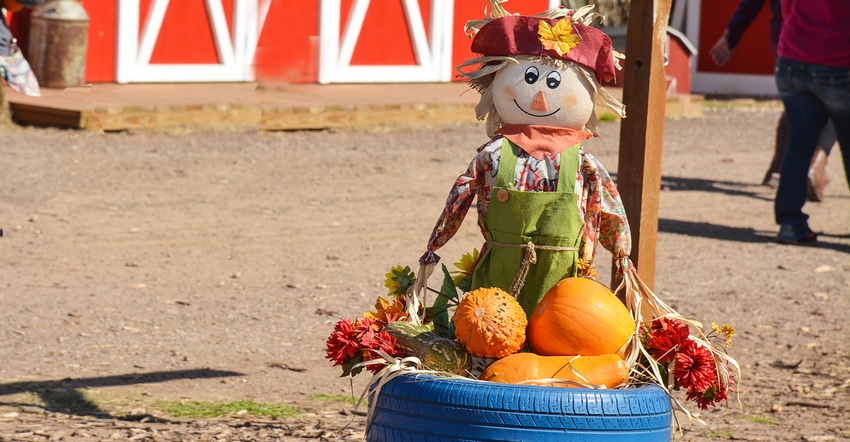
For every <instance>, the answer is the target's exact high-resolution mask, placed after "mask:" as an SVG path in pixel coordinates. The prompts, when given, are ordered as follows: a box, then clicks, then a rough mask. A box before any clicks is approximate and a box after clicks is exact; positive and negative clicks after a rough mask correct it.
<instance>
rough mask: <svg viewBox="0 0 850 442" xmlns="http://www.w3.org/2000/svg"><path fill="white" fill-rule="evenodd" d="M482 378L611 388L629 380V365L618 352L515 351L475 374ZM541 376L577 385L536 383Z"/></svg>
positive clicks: (560, 384) (554, 383) (507, 381)
mask: <svg viewBox="0 0 850 442" xmlns="http://www.w3.org/2000/svg"><path fill="white" fill-rule="evenodd" d="M478 379H479V380H482V381H490V382H502V383H506V384H518V383H520V382H523V383H526V384H533V385H549V386H555V387H581V386H596V385H605V387H607V388H614V387H618V386H620V385H623V384H625V383H626V381H628V380H629V368H628V367H627V366H626V362H625V361H623V358H621V357H620V356H618V355H614V354H607V355H598V356H540V355H536V354H534V353H515V354H512V355H510V356H506V357H504V358H502V359H499V360H497V361H495V362H493V363H492V364H490V366H488V367H487V368H486V369H485V370H484V371H483V372H482V373H481V376H479V377H478ZM542 379H560V380H567V381H573V382H576V383H578V384H580V385H576V384H570V383H566V382H565V383H558V382H538V381H539V380H542Z"/></svg>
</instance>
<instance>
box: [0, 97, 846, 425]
mask: <svg viewBox="0 0 850 442" xmlns="http://www.w3.org/2000/svg"><path fill="white" fill-rule="evenodd" d="M778 113H779V107H777V106H776V104H775V103H774V104H773V105H768V106H758V107H746V106H735V107H720V108H713V109H708V110H707V111H706V115H705V117H704V118H701V119H695V120H684V119H683V120H668V122H667V126H666V134H665V150H664V167H663V170H664V179H663V182H662V190H661V193H660V202H661V209H660V218H661V220H660V223H659V231H660V233H659V236H658V258H657V260H658V269H657V272H656V292H657V293H658V294H659V295H660V296H662V297H663V298H664V299H665V300H667V301H668V302H670V303H672V304H673V305H674V307H676V308H677V309H678V310H679V311H681V312H683V313H685V314H688V315H689V316H692V317H695V318H697V319H700V320H702V321H703V322H704V323H706V324H710V323H711V322H712V321H715V322H719V323H728V324H731V325H733V326H734V327H735V328H736V330H737V334H736V337H735V340H734V341H733V347H732V349H731V351H732V354H733V355H735V356H736V357H737V359H738V361H739V362H740V363H741V365H742V367H743V369H744V371H745V377H744V378H743V380H742V383H741V385H740V391H741V396H740V398H741V402H742V405H743V409H739V408H738V407H737V404H730V407H728V408H719V409H715V410H711V411H709V412H707V413H704V414H703V416H702V418H703V419H704V420H705V421H706V422H707V426H702V425H698V424H695V425H694V426H693V427H691V431H689V432H688V433H686V434H685V440H695V441H708V440H716V439H743V440H783V441H799V440H806V441H823V440H850V346H848V344H847V343H848V342H850V339H848V338H850V326H848V324H850V313H848V312H850V296H848V293H850V259H848V256H850V192H848V187H847V184H846V180H845V177H844V174H843V171H842V170H841V167H840V163H841V162H840V154H839V153H838V151H837V149H836V152H835V153H834V154H833V158H831V159H830V164H829V172H830V174H831V176H832V178H833V182H832V184H830V186H829V187H827V201H826V202H825V203H822V204H810V205H809V206H810V207H807V211H808V212H809V213H810V214H811V215H812V219H811V224H812V227H813V228H814V229H815V230H817V231H821V232H824V235H823V236H822V237H821V239H822V240H821V242H820V243H819V244H818V245H815V246H812V247H790V246H781V245H778V244H775V243H773V242H772V238H773V235H774V233H775V226H774V224H773V222H772V197H773V192H772V191H771V190H770V189H768V188H766V187H763V186H759V185H758V184H759V180H760V179H761V177H762V174H763V173H764V170H763V169H764V167H766V165H767V163H768V161H769V159H770V154H771V150H772V143H773V130H774V127H775V123H776V119H777V116H778ZM618 131H619V127H618V126H617V125H616V124H615V123H606V124H603V126H602V128H601V132H602V135H603V138H601V139H597V140H593V141H592V142H590V143H588V147H589V149H590V150H591V151H592V152H593V153H594V154H596V155H597V156H598V157H599V158H600V159H601V160H602V162H603V163H604V164H605V165H606V166H607V167H608V168H609V169H610V170H611V171H612V172H616V170H617V164H616V163H617V154H616V149H617V145H618ZM483 140H484V132H483V128H482V127H481V126H477V125H459V126H450V127H434V128H430V129H427V130H426V129H416V130H395V131H382V130H376V131H361V132H354V131H346V132H332V133H329V132H288V133H235V132H225V133H194V134H107V135H103V134H99V135H98V134H90V133H81V132H65V131H58V130H43V129H21V130H15V131H12V132H8V133H7V134H6V142H5V143H4V145H3V146H2V147H0V153H2V155H0V170H2V171H3V172H2V174H0V228H2V229H3V232H4V235H3V237H2V238H0V306H2V307H0V311H2V321H0V338H2V343H3V344H2V345H0V440H39V441H40V440H51V438H52V440H100V439H110V438H112V439H117V440H131V439H132V440H158V441H172V440H291V441H296V440H304V439H318V440H361V439H362V429H363V417H362V416H358V415H353V416H352V415H346V414H345V413H346V409H347V408H348V407H347V406H346V405H345V404H344V403H342V402H337V401H330V400H327V399H321V398H322V397H321V396H317V395H331V397H335V396H334V395H349V394H351V392H352V385H350V384H349V382H348V380H347V379H345V378H340V377H339V373H340V371H339V370H338V369H336V368H333V367H331V366H330V363H329V362H328V361H327V360H325V359H324V358H323V356H324V351H323V349H324V344H325V339H326V338H327V335H328V333H329V332H330V330H331V328H332V327H333V324H334V323H335V322H336V320H338V319H339V318H340V317H353V316H356V315H362V313H363V311H365V310H368V309H370V308H371V304H372V302H374V298H375V296H377V295H383V294H384V288H383V279H384V273H386V271H387V270H388V269H389V268H390V267H392V266H394V265H398V264H403V265H410V266H415V264H416V260H417V259H418V258H419V256H420V255H421V254H422V252H423V250H424V249H423V247H424V244H425V241H426V240H427V237H428V234H429V233H430V230H431V228H432V227H433V224H434V222H435V220H436V217H437V215H438V214H439V211H440V208H441V207H442V204H443V202H444V200H445V196H446V193H447V192H448V190H449V188H450V186H451V184H452V182H453V181H454V179H455V178H456V176H457V175H458V174H459V173H460V172H462V171H463V170H464V169H465V168H466V165H467V163H468V161H469V160H470V159H471V158H472V155H473V153H474V150H475V148H476V147H478V145H479V144H481V143H482V142H483ZM472 221H473V219H472V217H470V218H469V219H468V220H467V222H466V223H465V226H464V228H463V231H462V232H461V233H460V234H459V235H458V236H457V237H456V238H454V239H453V240H452V242H450V243H449V245H448V246H447V247H446V248H445V249H444V250H443V251H442V253H441V256H443V257H444V259H445V261H446V262H448V263H449V264H450V263H451V262H454V261H455V260H456V259H457V258H458V257H460V255H461V254H463V253H466V252H468V251H469V250H471V249H472V248H473V247H480V242H481V240H480V234H479V233H478V232H477V231H476V228H475V226H474V223H473V222H472ZM600 255H601V259H600V262H599V267H600V272H599V273H600V274H602V275H607V274H609V272H608V271H606V270H605V269H606V266H607V265H608V263H607V261H608V255H607V253H601V254H600ZM606 282H607V281H606ZM365 377H366V376H365V375H361V376H358V377H356V378H355V379H354V385H353V391H354V393H355V394H359V393H360V391H361V389H362V388H363V386H364V385H365V382H366V381H367V379H365ZM181 399H185V400H193V401H236V400H242V399H252V400H254V401H257V402H268V403H275V404H290V405H294V406H296V407H299V409H300V410H301V411H302V416H301V417H299V418H293V419H283V420H269V419H254V418H244V416H243V417H240V416H233V417H231V418H227V419H204V420H201V419H179V418H170V417H168V416H167V415H165V414H164V413H163V412H162V411H161V407H160V406H158V405H157V404H158V402H157V401H173V400H181ZM352 419H353V425H352V426H351V427H350V428H349V429H347V430H343V431H341V432H338V431H336V430H338V429H339V428H342V427H343V426H344V425H345V424H346V423H348V422H349V421H351V420H352Z"/></svg>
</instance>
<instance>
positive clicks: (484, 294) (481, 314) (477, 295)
mask: <svg viewBox="0 0 850 442" xmlns="http://www.w3.org/2000/svg"><path fill="white" fill-rule="evenodd" d="M452 322H453V323H454V326H455V337H456V338H457V340H458V341H460V343H461V344H463V346H464V347H466V351H468V352H469V354H471V355H473V356H479V357H482V358H501V357H504V356H507V355H509V354H511V353H516V352H518V351H519V350H520V349H522V347H523V345H525V328H526V326H527V325H528V319H526V316H525V312H524V311H523V310H522V306H520V305H519V302H517V300H516V299H515V298H514V297H513V296H511V295H510V294H508V293H507V292H505V291H504V290H502V289H500V288H497V287H492V288H479V289H476V290H473V291H471V292H469V293H467V294H466V296H464V297H463V299H461V300H460V303H458V305H457V309H456V310H455V314H454V316H453V317H452Z"/></svg>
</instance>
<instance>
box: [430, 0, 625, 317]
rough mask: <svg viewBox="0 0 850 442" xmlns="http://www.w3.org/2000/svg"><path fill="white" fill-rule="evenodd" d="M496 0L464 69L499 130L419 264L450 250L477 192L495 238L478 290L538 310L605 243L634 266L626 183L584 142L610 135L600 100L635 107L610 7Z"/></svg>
mask: <svg viewBox="0 0 850 442" xmlns="http://www.w3.org/2000/svg"><path fill="white" fill-rule="evenodd" d="M491 3H492V8H493V11H492V14H491V16H490V17H489V18H487V19H484V20H480V21H474V22H470V23H468V24H467V27H466V30H467V32H469V33H473V34H474V39H473V41H472V51H473V52H474V53H477V54H481V57H479V58H475V59H472V60H469V61H467V62H465V63H464V64H462V65H461V66H460V68H459V69H460V70H461V73H462V75H463V76H464V77H466V78H468V79H469V82H470V84H471V86H472V87H473V88H475V89H476V90H478V91H479V92H480V93H481V100H480V102H479V103H478V105H477V106H476V114H477V117H478V119H480V120H484V119H485V118H486V129H487V135H488V136H490V137H491V139H490V141H488V142H486V143H485V144H484V145H483V146H481V147H480V148H479V149H478V153H477V154H476V155H475V156H474V158H473V159H472V161H471V163H470V164H469V168H468V169H467V171H466V172H465V173H463V174H462V175H460V176H459V177H458V178H457V180H456V181H455V183H454V186H453V187H452V189H451V192H450V193H449V196H448V198H447V200H446V205H445V208H444V209H443V212H442V214H441V215H440V217H439V219H438V221H437V223H436V226H435V227H434V230H433V232H432V233H431V237H430V239H429V241H428V245H427V252H426V253H425V254H424V255H423V256H422V257H421V258H420V264H421V265H422V268H423V269H428V270H425V272H426V277H427V273H430V270H429V269H432V268H433V267H434V265H436V264H437V263H438V262H439V260H440V257H439V256H437V255H436V254H435V251H436V250H438V249H439V248H440V247H442V246H443V245H445V244H446V243H447V242H448V241H449V240H450V239H451V238H452V237H453V236H454V234H455V233H456V232H457V230H458V228H459V227H460V225H461V223H462V221H463V219H464V217H465V216H466V214H467V211H468V209H469V207H470V206H471V204H472V201H473V199H477V209H478V225H479V228H480V229H481V232H482V234H483V236H484V239H485V242H484V245H483V246H482V250H481V256H480V259H479V260H478V262H477V264H476V266H475V269H474V271H473V273H472V289H475V288H479V287H499V288H501V289H503V290H505V291H508V292H509V293H511V294H512V295H514V296H516V298H517V300H518V301H519V303H520V305H522V307H523V309H524V310H525V312H526V314H527V315H529V316H530V315H531V313H532V311H533V310H534V308H535V307H536V306H537V304H538V302H539V301H540V299H541V298H542V297H543V295H544V294H545V293H546V292H547V290H549V288H551V287H552V286H554V285H555V284H556V283H557V282H558V281H560V280H562V279H564V278H566V277H571V276H585V277H591V278H595V277H596V276H597V275H596V272H595V270H594V268H593V262H594V260H595V257H596V249H597V244H599V243H601V244H602V246H603V247H605V248H606V249H607V250H608V251H610V252H611V254H612V255H613V256H614V257H615V258H618V259H622V260H623V262H624V263H626V264H625V265H626V266H628V265H629V264H628V263H629V261H628V256H629V253H630V249H631V235H630V232H629V224H628V220H627V219H626V214H625V211H624V209H623V205H622V202H621V201H620V197H619V193H618V191H617V187H616V185H615V184H614V182H613V180H612V179H611V176H610V175H609V173H608V171H607V170H606V169H605V167H604V166H603V165H602V164H601V163H600V162H599V161H598V160H597V159H596V158H595V157H594V156H593V155H591V154H590V153H589V152H587V151H586V150H585V148H584V147H583V146H582V141H584V140H586V139H588V138H591V137H594V136H598V135H599V134H598V132H597V125H596V123H597V117H596V105H597V104H598V105H600V106H602V107H606V108H608V109H611V110H612V111H613V112H614V113H616V114H617V115H619V116H620V117H625V110H624V106H623V105H622V103H620V102H618V101H617V100H616V99H614V98H613V97H612V96H611V95H609V94H608V93H607V92H606V91H605V89H604V88H603V87H602V85H601V84H602V83H603V82H605V81H610V80H612V79H613V78H614V77H615V67H617V61H618V56H619V54H615V52H614V51H613V49H612V46H611V39H610V38H609V37H608V36H607V35H605V34H604V33H603V32H602V31H600V30H598V29H596V28H593V27H591V26H590V23H591V22H592V21H593V20H594V19H595V18H596V17H599V16H600V15H599V14H597V13H592V12H591V10H592V8H593V6H588V7H584V8H581V9H578V10H570V9H566V8H553V9H550V10H548V11H545V12H543V13H541V14H539V15H535V16H520V15H511V14H509V13H507V12H506V11H505V10H504V9H503V8H502V7H501V5H500V4H499V3H500V2H499V0H493V1H492V2H491ZM473 65H478V67H477V69H475V70H473V71H471V72H464V71H463V68H465V67H468V66H473Z"/></svg>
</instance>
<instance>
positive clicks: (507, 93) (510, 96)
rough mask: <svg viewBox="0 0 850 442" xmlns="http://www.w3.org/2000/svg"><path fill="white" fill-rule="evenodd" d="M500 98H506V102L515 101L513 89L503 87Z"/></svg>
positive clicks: (514, 90)
mask: <svg viewBox="0 0 850 442" xmlns="http://www.w3.org/2000/svg"><path fill="white" fill-rule="evenodd" d="M502 96H503V97H505V98H507V99H508V100H515V99H516V89H514V88H512V87H510V86H505V87H503V88H502Z"/></svg>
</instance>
